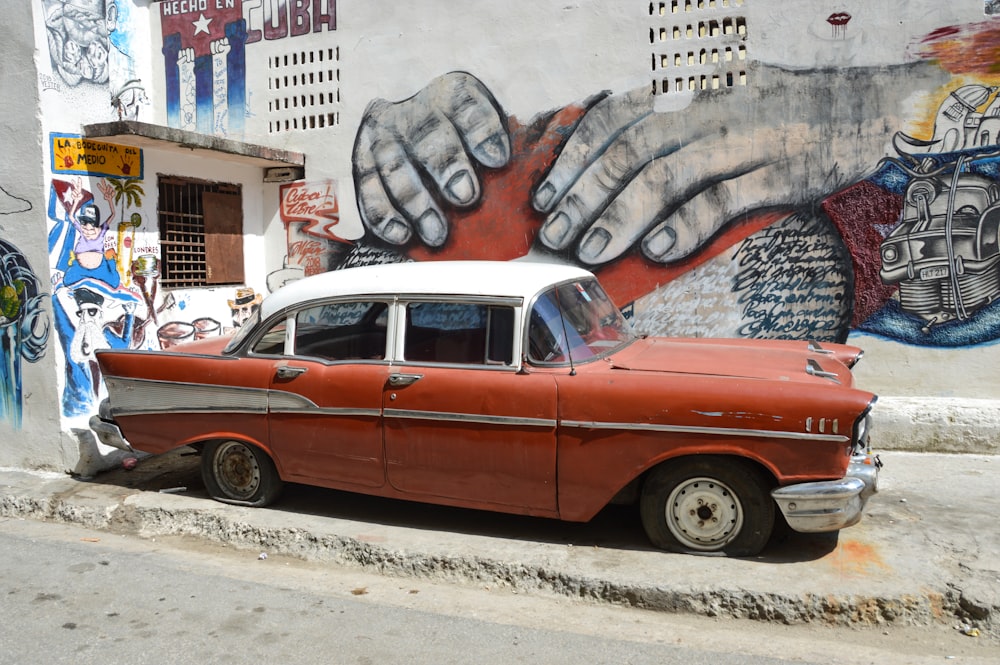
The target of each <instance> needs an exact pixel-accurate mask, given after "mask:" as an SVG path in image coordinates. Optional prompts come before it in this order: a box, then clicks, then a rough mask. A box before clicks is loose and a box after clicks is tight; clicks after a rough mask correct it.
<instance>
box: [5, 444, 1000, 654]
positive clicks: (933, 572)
mask: <svg viewBox="0 0 1000 665" xmlns="http://www.w3.org/2000/svg"><path fill="white" fill-rule="evenodd" d="M184 452H185V451H184V450H182V451H180V452H175V453H171V454H168V455H163V456H160V457H152V458H147V459H145V460H143V461H142V462H140V464H139V465H138V467H137V468H136V469H134V470H133V471H125V470H124V469H118V470H115V471H111V472H107V473H105V474H102V475H101V476H99V477H97V478H96V479H94V480H90V481H82V480H76V479H73V478H70V477H67V476H58V475H56V474H48V475H43V474H35V473H30V472H23V471H16V470H0V516H3V517H7V518H25V519H40V520H54V521H61V522H70V523H75V524H79V525H83V526H87V527H90V528H97V529H104V530H108V531H113V532H117V533H128V534H136V535H138V536H141V537H157V536H165V535H187V536H194V537H197V538H202V539H205V540H208V541H212V542H216V543H225V544H228V545H230V546H232V547H236V548H243V549H247V550H251V551H259V552H265V553H271V554H277V553H281V554H287V555H293V556H298V557H302V558H306V559H310V560H315V561H330V562H334V563H337V564H339V565H348V566H363V567H365V568H367V569H369V570H372V571H378V572H383V573H387V574H391V575H401V576H417V577H428V578H437V579H446V580H453V581H457V582H463V583H475V584H482V585H489V586H497V585H503V586H508V587H512V588H516V589H520V590H529V591H544V592H550V593H556V594H563V595H568V596H573V597H581V598H587V599H592V600H595V601H603V602H611V603H622V604H628V605H632V606H636V607H643V608H648V609H652V610H661V611H670V612H690V613H695V614H700V615H707V616H731V617H739V618H752V619H758V620H769V621H779V622H785V623H799V622H823V623H831V624H866V625H878V624H882V625H929V624H932V623H942V622H944V623H946V624H948V625H955V626H963V628H965V629H968V630H969V632H974V630H975V631H978V632H979V634H980V635H981V636H982V637H983V638H986V639H993V640H998V641H1000V556H998V554H1000V529H998V528H997V526H996V516H997V515H998V514H1000V492H998V491H997V490H998V488H1000V483H998V480H997V479H998V475H1000V457H998V456H989V455H943V454H929V453H904V452H890V453H886V454H884V455H883V460H884V461H885V463H886V468H885V469H883V473H882V477H881V491H880V492H879V493H878V494H877V495H875V496H874V497H873V498H872V499H871V500H870V501H869V504H868V507H867V509H866V513H865V517H864V518H863V520H862V522H861V523H860V524H859V525H857V526H854V527H851V528H849V529H846V530H844V531H842V532H841V533H840V534H839V535H834V534H821V535H810V536H807V535H803V534H792V535H790V536H789V537H788V538H786V539H785V540H784V541H783V542H779V543H774V544H772V545H771V546H770V547H768V549H766V550H765V551H764V553H763V554H762V555H761V556H759V557H756V558H754V559H726V558H723V557H710V556H689V555H676V554H667V553H664V552H660V551H656V550H653V549H651V548H650V546H649V545H648V542H647V541H646V538H645V535H644V534H643V532H642V528H641V526H640V524H639V519H638V516H637V514H636V511H635V510H634V509H633V508H631V507H628V506H614V507H610V508H608V509H607V510H605V511H604V512H602V513H601V514H600V515H598V516H597V517H596V518H595V519H594V520H593V521H592V522H590V523H588V524H570V523H563V522H557V521H553V520H546V519H537V518H526V517H518V516H510V515H501V514H494V513H484V512H479V511H472V510H463V509H455V508H443V507H438V506H428V505H423V504H416V503H409V502H401V501H392V500H386V499H378V498H372V497H365V496H360V495H353V494H348V493H343V492H335V491H331V490H324V489H318V488H310V487H305V486H299V485H290V486H288V487H287V488H286V491H285V494H284V495H283V497H282V498H281V499H280V500H279V502H278V503H277V504H276V505H275V506H274V507H272V508H268V509H250V508H241V507H236V506H228V505H224V504H220V503H217V502H215V501H212V500H210V499H208V498H206V494H205V491H204V488H203V486H202V484H201V480H200V478H199V474H198V461H199V458H198V457H196V456H194V455H185V454H183V453H184ZM973 629H974V630H973Z"/></svg>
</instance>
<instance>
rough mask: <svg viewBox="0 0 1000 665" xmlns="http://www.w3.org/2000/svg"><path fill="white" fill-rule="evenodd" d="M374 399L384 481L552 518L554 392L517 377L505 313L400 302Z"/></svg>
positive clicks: (479, 306) (544, 382)
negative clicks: (399, 329)
mask: <svg viewBox="0 0 1000 665" xmlns="http://www.w3.org/2000/svg"><path fill="white" fill-rule="evenodd" d="M401 314H402V315H403V316H405V328H404V333H403V334H404V339H403V342H402V360H403V362H402V363H401V364H400V365H398V366H396V367H394V368H393V371H392V372H391V373H390V374H389V376H388V383H387V385H386V389H385V393H384V402H383V407H384V410H383V414H384V418H385V454H386V469H387V475H388V479H389V483H390V484H391V485H392V487H393V488H395V489H396V490H398V491H400V492H405V493H407V494H412V495H414V497H415V498H428V499H431V498H432V497H437V498H439V499H444V500H445V501H444V502H445V503H452V504H458V505H468V506H471V507H484V508H499V509H506V510H512V509H513V510H514V511H515V512H525V513H530V514H537V515H554V514H555V513H556V510H557V505H556V475H555V470H556V436H555V432H556V389H555V382H554V379H553V377H552V376H551V375H546V374H527V373H518V372H517V371H516V363H515V362H514V357H513V348H514V345H513V339H514V334H515V333H514V320H515V319H514V308H513V307H511V306H506V305H504V306H494V305H489V304H484V303H457V302H416V303H408V304H406V306H405V308H404V310H403V312H402V313H401Z"/></svg>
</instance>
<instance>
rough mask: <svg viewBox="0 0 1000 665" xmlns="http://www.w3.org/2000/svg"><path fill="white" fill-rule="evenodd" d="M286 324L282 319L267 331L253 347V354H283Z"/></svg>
mask: <svg viewBox="0 0 1000 665" xmlns="http://www.w3.org/2000/svg"><path fill="white" fill-rule="evenodd" d="M286 328H287V324H286V323H285V320H284V319H282V320H281V321H279V322H278V323H276V324H274V326H273V327H272V328H271V329H270V330H268V331H267V332H266V333H264V335H263V336H262V337H261V338H260V339H259V340H257V343H256V344H254V345H253V353H256V354H259V355H281V354H282V353H284V352H285V329H286Z"/></svg>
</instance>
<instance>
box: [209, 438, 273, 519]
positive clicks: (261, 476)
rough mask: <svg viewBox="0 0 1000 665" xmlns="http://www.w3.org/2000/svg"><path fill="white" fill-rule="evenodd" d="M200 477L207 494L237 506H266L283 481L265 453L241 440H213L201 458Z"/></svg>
mask: <svg viewBox="0 0 1000 665" xmlns="http://www.w3.org/2000/svg"><path fill="white" fill-rule="evenodd" d="M201 478H202V480H203V481H204V482H205V488H206V489H207V490H208V494H209V496H211V497H212V498H213V499H215V500H217V501H222V502H223V503H233V504H236V505H240V506H253V507H257V508H259V507H262V506H266V505H268V504H270V503H272V502H274V500H275V499H277V498H278V495H280V494H281V489H282V486H283V483H282V482H281V478H279V477H278V472H277V470H276V469H275V467H274V462H272V461H271V458H270V457H268V455H267V453H265V452H264V451H263V450H261V449H260V448H258V447H257V446H252V445H249V444H246V443H243V442H242V441H232V440H228V441H226V440H223V441H212V442H210V443H208V444H207V445H206V446H205V450H204V451H203V452H202V457H201Z"/></svg>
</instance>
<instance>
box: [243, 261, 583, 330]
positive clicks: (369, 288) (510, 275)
mask: <svg viewBox="0 0 1000 665" xmlns="http://www.w3.org/2000/svg"><path fill="white" fill-rule="evenodd" d="M589 277H593V275H592V273H590V272H588V271H586V270H583V269H582V268H576V267H573V266H567V265H561V264H556V263H538V262H531V261H524V260H517V261H420V262H410V263H391V264H384V265H371V266H364V267H359V268H345V269H343V270H333V271H330V272H325V273H322V274H319V275H313V276H311V277H304V278H302V279H299V280H296V281H294V282H289V283H288V284H286V285H285V286H283V287H281V288H280V289H278V290H277V291H275V292H274V293H272V294H271V295H269V296H268V297H267V298H265V299H264V302H263V303H261V312H260V313H261V317H262V318H267V317H269V316H271V315H272V314H274V313H275V312H278V311H280V310H282V309H285V308H286V307H291V306H293V305H296V304H298V303H300V302H307V301H311V300H316V299H319V298H335V297H342V296H353V295H371V296H385V295H395V294H406V295H416V294H428V295H474V296H497V297H520V298H524V299H525V300H527V299H529V298H532V297H534V296H535V294H537V293H538V292H539V291H541V290H542V289H544V288H545V287H547V286H549V285H550V284H554V283H557V282H565V281H567V280H572V279H586V278H589Z"/></svg>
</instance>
